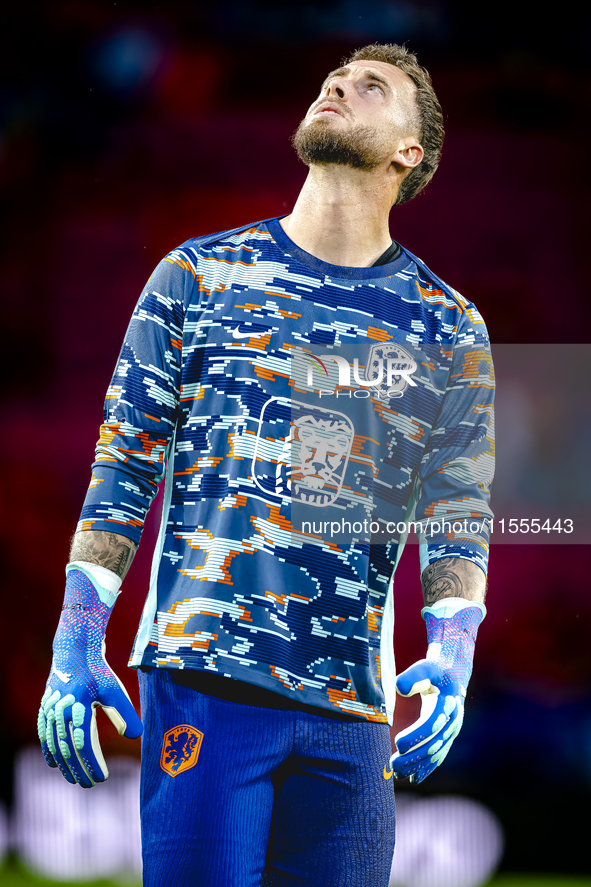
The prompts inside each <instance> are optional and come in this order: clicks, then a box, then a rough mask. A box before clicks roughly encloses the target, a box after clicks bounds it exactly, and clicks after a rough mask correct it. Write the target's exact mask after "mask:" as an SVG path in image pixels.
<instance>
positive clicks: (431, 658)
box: [390, 598, 486, 782]
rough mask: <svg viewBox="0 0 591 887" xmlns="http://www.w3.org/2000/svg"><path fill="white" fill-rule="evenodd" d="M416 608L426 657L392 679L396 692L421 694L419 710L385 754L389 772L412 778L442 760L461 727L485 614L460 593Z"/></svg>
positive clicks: (421, 776) (418, 779)
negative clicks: (421, 621)
mask: <svg viewBox="0 0 591 887" xmlns="http://www.w3.org/2000/svg"><path fill="white" fill-rule="evenodd" d="M421 612H422V616H423V618H424V619H425V622H426V625H427V639H428V648H427V657H426V659H421V660H419V661H418V662H415V663H414V665H411V666H410V668H407V669H406V671H403V672H402V674H400V675H399V676H398V679H397V681H396V690H397V692H398V693H399V694H400V695H401V696H413V695H414V694H415V693H420V694H421V697H422V698H421V714H420V716H419V719H418V720H417V721H415V723H414V724H411V726H410V727H407V728H406V730H402V731H401V732H400V733H398V735H397V736H396V737H395V742H396V752H395V753H394V754H393V755H392V757H391V758H390V766H391V768H392V770H393V771H394V774H395V775H396V776H397V777H398V778H399V779H404V778H406V777H410V781H411V782H422V781H423V779H425V778H426V777H427V776H428V775H429V774H430V773H432V772H433V770H434V769H435V768H436V767H438V766H439V765H440V764H441V762H442V761H443V759H444V758H445V757H446V755H447V753H448V752H449V750H450V748H451V745H452V742H453V741H454V739H455V738H456V736H457V735H458V733H459V732H460V728H461V726H462V722H463V719H464V699H465V697H466V691H467V688H468V681H469V680H470V675H471V674H472V660H473V657H474V643H475V641H476V633H477V631H478V626H479V624H480V623H481V622H482V620H483V619H484V616H485V615H486V609H485V607H484V604H480V603H476V602H474V601H467V600H465V599H463V598H444V599H443V600H440V601H437V602H436V603H435V604H434V605H433V606H432V607H425V608H424V609H423V610H422V611H421Z"/></svg>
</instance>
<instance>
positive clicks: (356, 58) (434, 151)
mask: <svg viewBox="0 0 591 887" xmlns="http://www.w3.org/2000/svg"><path fill="white" fill-rule="evenodd" d="M362 61H371V62H387V63H388V64H389V65H395V66H396V67H397V68H400V70H401V71H403V72H404V73H405V74H406V75H407V76H408V77H410V79H411V80H412V82H413V83H414V84H415V86H416V88H417V89H416V93H415V98H416V105H417V111H418V118H419V132H418V133H417V135H418V137H419V139H420V142H421V145H422V147H423V151H424V156H423V159H422V161H421V162H420V163H419V165H418V166H415V167H414V169H412V170H411V171H410V172H409V174H408V175H407V176H406V178H405V179H404V180H403V182H402V184H401V186H400V190H399V192H398V197H397V198H396V204H395V205H399V204H401V203H406V202H407V201H408V200H412V198H413V197H416V195H417V194H418V193H419V192H420V191H422V190H423V188H424V187H425V185H426V184H427V183H428V182H430V181H431V179H432V178H433V176H434V175H435V170H436V169H437V167H438V166H439V161H440V160H441V148H442V146H443V113H442V111H441V105H440V104H439V100H438V99H437V96H436V95H435V90H434V89H433V86H432V84H431V77H430V76H429V72H428V71H426V70H425V68H422V67H421V66H420V65H419V62H418V59H417V57H416V55H415V54H414V52H410V51H409V50H408V49H406V47H405V46H399V45H398V44H396V43H372V44H370V45H369V46H363V47H362V48H361V49H358V50H357V51H356V52H354V53H353V55H352V56H351V57H350V58H348V59H345V60H344V64H349V63H350V62H362Z"/></svg>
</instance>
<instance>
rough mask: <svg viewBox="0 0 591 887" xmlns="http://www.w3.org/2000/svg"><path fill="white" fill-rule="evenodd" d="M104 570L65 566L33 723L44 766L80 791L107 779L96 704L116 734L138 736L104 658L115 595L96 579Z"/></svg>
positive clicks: (126, 699) (137, 727) (127, 701)
mask: <svg viewBox="0 0 591 887" xmlns="http://www.w3.org/2000/svg"><path fill="white" fill-rule="evenodd" d="M109 572H110V571H106V570H104V568H102V567H99V568H98V569H97V567H95V565H94V564H77V563H75V564H68V567H67V568H66V594H65V597H64V604H63V607H62V615H61V618H60V621H59V625H58V629H57V632H56V634H55V638H54V641H53V662H52V665H51V671H50V673H49V678H48V680H47V686H46V689H45V693H44V694H43V698H42V700H41V708H40V709H39V718H38V722H37V727H38V732H39V739H40V740H41V748H42V750H43V754H44V756H45V760H46V761H47V763H48V764H49V766H50V767H59V769H60V771H61V773H62V775H63V776H64V777H65V778H66V779H67V780H68V782H71V783H73V784H75V783H78V785H81V786H82V787H83V788H91V787H92V786H93V785H96V783H97V782H104V781H105V779H107V778H108V776H109V771H108V769H107V765H106V763H105V759H104V757H103V753H102V751H101V747H100V744H99V739H98V731H97V727H96V709H97V707H98V706H99V705H100V706H102V708H103V709H104V710H105V713H106V714H107V715H108V717H109V718H110V720H111V721H112V722H113V724H114V725H115V727H116V728H117V731H118V732H119V733H120V734H121V735H123V736H127V737H128V738H130V739H136V738H137V737H138V736H141V734H142V722H141V721H140V719H139V717H138V715H137V713H136V711H135V709H134V707H133V705H132V703H131V700H130V698H129V696H128V695H127V691H126V689H125V687H124V686H123V684H122V683H121V681H120V680H119V678H118V677H117V676H116V674H115V673H114V672H113V671H112V670H111V669H110V668H109V666H108V665H107V662H106V660H105V640H104V638H105V629H106V627H107V622H108V621H109V616H110V615H111V611H112V609H113V606H114V604H115V601H116V600H117V591H116V590H115V591H113V590H110V589H108V588H106V587H105V586H104V585H101V583H100V581H99V580H98V579H97V578H95V577H97V576H98V577H101V578H102V577H103V576H106V575H108V573H109ZM103 581H105V580H104V579H103Z"/></svg>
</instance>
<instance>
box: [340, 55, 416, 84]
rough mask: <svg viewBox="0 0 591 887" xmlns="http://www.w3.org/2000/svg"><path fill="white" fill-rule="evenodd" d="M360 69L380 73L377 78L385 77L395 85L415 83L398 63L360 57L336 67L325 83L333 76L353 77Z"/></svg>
mask: <svg viewBox="0 0 591 887" xmlns="http://www.w3.org/2000/svg"><path fill="white" fill-rule="evenodd" d="M360 71H367V72H368V73H369V72H372V73H375V74H377V75H378V78H377V79H385V80H387V81H388V83H389V84H390V85H391V86H393V87H400V86H403V85H406V86H410V87H414V83H413V81H412V80H411V78H410V77H409V76H408V74H405V73H404V71H402V70H401V69H400V68H398V67H397V66H396V65H391V64H389V62H374V61H370V60H369V59H360V60H359V61H355V62H349V63H348V64H347V65H343V66H342V67H340V68H336V69H335V70H334V71H331V72H330V74H328V76H327V77H326V79H325V81H324V84H326V83H328V81H329V80H332V79H333V77H351V76H353V75H355V74H358V73H359V72H360ZM324 84H323V85H324Z"/></svg>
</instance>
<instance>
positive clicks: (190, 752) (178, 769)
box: [160, 724, 203, 777]
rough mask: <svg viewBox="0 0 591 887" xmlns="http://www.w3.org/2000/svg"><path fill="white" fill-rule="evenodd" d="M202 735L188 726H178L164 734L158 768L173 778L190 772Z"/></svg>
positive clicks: (197, 754) (194, 762) (197, 755)
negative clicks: (187, 771)
mask: <svg viewBox="0 0 591 887" xmlns="http://www.w3.org/2000/svg"><path fill="white" fill-rule="evenodd" d="M202 741H203V733H202V732H201V730H196V729H195V727H191V726H189V724H179V725H178V727H173V728H172V729H171V730H168V731H167V732H166V733H165V734H164V742H163V743H162V754H161V756H160V766H161V767H162V769H163V770H164V771H165V773H168V775H169V776H172V777H175V776H178V775H179V773H184V771H185V770H190V769H191V767H194V766H195V764H196V763H197V758H198V757H199V751H200V749H201V743H202Z"/></svg>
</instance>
